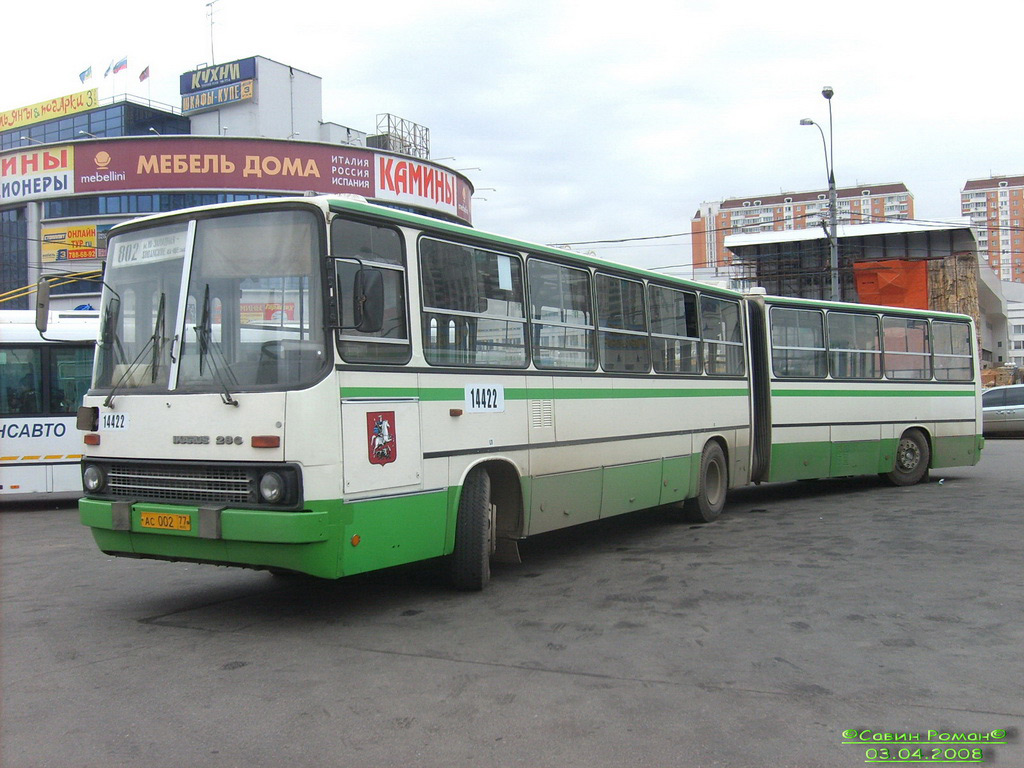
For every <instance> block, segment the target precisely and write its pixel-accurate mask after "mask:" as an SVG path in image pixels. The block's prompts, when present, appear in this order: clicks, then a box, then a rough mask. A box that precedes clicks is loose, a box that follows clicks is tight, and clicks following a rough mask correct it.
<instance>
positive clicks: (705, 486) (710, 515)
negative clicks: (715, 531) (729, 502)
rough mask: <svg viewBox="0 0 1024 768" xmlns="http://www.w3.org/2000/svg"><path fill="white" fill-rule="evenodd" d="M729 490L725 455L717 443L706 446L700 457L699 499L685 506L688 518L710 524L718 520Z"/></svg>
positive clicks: (688, 501) (687, 501) (688, 500)
mask: <svg viewBox="0 0 1024 768" xmlns="http://www.w3.org/2000/svg"><path fill="white" fill-rule="evenodd" d="M728 488H729V469H728V467H727V465H726V462H725V453H724V452H723V451H722V446H721V445H719V444H718V443H717V442H710V443H708V444H707V445H705V446H704V450H703V451H702V452H701V455H700V476H699V477H698V478H697V497H696V498H693V499H687V500H686V502H685V504H684V505H683V509H684V510H685V512H686V518H687V519H688V520H690V521H691V522H695V523H710V522H712V521H714V520H717V519H718V516H719V515H720V514H722V509H723V508H724V507H725V496H726V493H727V491H728Z"/></svg>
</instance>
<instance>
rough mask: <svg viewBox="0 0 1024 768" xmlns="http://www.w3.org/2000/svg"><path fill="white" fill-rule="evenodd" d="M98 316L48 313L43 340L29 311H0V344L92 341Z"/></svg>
mask: <svg viewBox="0 0 1024 768" xmlns="http://www.w3.org/2000/svg"><path fill="white" fill-rule="evenodd" d="M99 326H100V313H99V312H96V311H91V310H51V312H50V319H49V323H48V328H47V331H46V336H45V337H43V336H40V335H39V331H37V330H36V313H35V310H32V309H3V310H0V341H3V342H5V343H8V344H10V343H21V344H26V343H36V344H38V343H51V344H53V343H59V342H62V341H95V340H96V337H97V335H98V333H99Z"/></svg>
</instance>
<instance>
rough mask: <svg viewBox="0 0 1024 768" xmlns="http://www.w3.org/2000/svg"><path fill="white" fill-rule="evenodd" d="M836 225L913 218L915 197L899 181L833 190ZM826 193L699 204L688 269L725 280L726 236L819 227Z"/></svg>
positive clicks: (728, 258)
mask: <svg viewBox="0 0 1024 768" xmlns="http://www.w3.org/2000/svg"><path fill="white" fill-rule="evenodd" d="M836 202H837V204H838V205H837V207H838V213H837V218H838V221H839V223H840V224H869V223H872V222H883V221H895V220H899V219H912V218H913V217H914V196H913V195H912V194H910V190H908V189H907V186H906V185H905V184H903V183H888V184H874V185H872V184H865V185H860V186H856V187H843V188H841V189H837V190H836ZM828 205H829V203H828V190H813V191H810V192H782V193H780V194H772V195H760V196H756V197H736V198H728V199H726V200H722V201H721V202H713V203H707V202H705V203H701V205H700V208H698V209H697V213H696V214H694V216H693V218H692V219H691V220H690V233H691V236H692V248H693V266H694V270H695V274H700V275H702V276H705V277H706V276H711V275H716V274H717V275H721V276H722V277H725V276H728V275H729V274H730V272H731V270H730V269H729V266H730V265H731V264H732V256H731V254H730V253H729V251H728V250H726V248H725V238H726V236H727V235H736V234H754V233H757V232H773V231H786V230H793V229H808V228H811V227H820V226H821V224H822V222H825V223H827V222H828Z"/></svg>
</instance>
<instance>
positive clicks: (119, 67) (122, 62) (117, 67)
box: [114, 56, 128, 75]
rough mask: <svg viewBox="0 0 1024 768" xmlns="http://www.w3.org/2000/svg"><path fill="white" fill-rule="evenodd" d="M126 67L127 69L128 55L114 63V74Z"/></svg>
mask: <svg viewBox="0 0 1024 768" xmlns="http://www.w3.org/2000/svg"><path fill="white" fill-rule="evenodd" d="M126 69H128V57H127V56H125V57H124V58H123V59H121V60H120V61H119V62H117V64H115V65H114V74H115V75H116V74H117V73H118V72H123V71H124V70H126Z"/></svg>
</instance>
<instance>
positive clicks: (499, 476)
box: [449, 457, 525, 545]
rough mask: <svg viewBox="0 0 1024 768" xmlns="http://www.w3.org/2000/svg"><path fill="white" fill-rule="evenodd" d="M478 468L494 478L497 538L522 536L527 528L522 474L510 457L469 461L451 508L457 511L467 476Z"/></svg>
mask: <svg viewBox="0 0 1024 768" xmlns="http://www.w3.org/2000/svg"><path fill="white" fill-rule="evenodd" d="M477 468H480V469H482V470H483V471H485V472H486V473H487V474H488V475H489V476H490V478H491V503H492V504H493V505H494V506H495V508H496V516H495V523H496V528H497V535H498V537H499V538H508V539H520V538H522V537H523V531H524V530H525V522H524V514H523V483H522V476H521V474H520V471H519V467H518V466H517V465H516V464H515V463H514V462H512V461H510V460H508V459H505V458H495V457H489V458H481V459H478V460H476V461H474V462H472V463H471V464H468V465H467V466H466V467H465V469H463V471H462V476H461V477H460V478H459V483H458V486H457V487H456V488H454V494H453V495H452V498H451V506H452V510H453V511H454V512H457V511H458V508H459V499H460V497H461V496H462V488H463V486H464V485H465V482H466V477H467V476H468V475H469V473H470V472H472V471H473V470H474V469H477ZM453 520H454V516H453ZM454 540H455V537H454V530H453V533H452V537H451V540H450V541H449V544H450V545H451V544H453V543H454Z"/></svg>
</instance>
